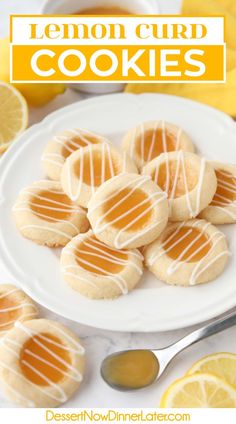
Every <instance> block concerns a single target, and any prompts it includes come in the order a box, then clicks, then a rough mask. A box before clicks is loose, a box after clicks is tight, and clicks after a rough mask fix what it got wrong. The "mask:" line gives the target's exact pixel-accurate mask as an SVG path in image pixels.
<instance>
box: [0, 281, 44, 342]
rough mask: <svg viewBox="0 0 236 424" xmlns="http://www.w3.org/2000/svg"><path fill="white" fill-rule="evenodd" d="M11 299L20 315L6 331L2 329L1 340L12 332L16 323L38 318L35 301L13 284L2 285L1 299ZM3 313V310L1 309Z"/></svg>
mask: <svg viewBox="0 0 236 424" xmlns="http://www.w3.org/2000/svg"><path fill="white" fill-rule="evenodd" d="M4 297H9V298H10V300H12V302H13V303H14V304H15V305H16V306H18V307H19V309H20V314H19V315H18V316H17V319H16V321H14V322H13V323H12V324H10V327H8V326H7V329H6V330H1V327H0V339H1V337H4V335H5V334H6V333H7V332H8V331H10V330H11V329H12V328H13V327H14V324H15V322H24V321H28V320H31V319H35V318H37V317H38V313H39V311H38V308H37V306H36V304H35V303H34V301H33V300H32V299H31V298H30V297H29V296H28V295H27V294H26V293H25V292H24V291H23V290H21V289H20V288H19V287H16V286H14V285H12V284H0V300H1V298H4ZM0 312H1V309H0Z"/></svg>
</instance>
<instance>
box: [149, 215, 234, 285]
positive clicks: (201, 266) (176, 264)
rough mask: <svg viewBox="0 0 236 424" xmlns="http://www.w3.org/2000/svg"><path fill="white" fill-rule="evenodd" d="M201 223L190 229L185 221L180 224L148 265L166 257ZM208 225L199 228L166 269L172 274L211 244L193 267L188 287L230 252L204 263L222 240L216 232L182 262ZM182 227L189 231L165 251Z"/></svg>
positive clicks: (220, 234)
mask: <svg viewBox="0 0 236 424" xmlns="http://www.w3.org/2000/svg"><path fill="white" fill-rule="evenodd" d="M201 222H202V221H199V220H198V221H196V222H195V223H193V224H192V225H191V227H189V225H188V222H187V221H186V222H182V223H181V224H179V225H178V226H177V228H176V230H175V231H174V232H173V233H171V235H170V236H169V237H167V239H166V240H165V241H164V242H163V243H161V245H160V246H159V247H158V249H157V251H156V252H155V253H154V254H153V255H152V256H151V257H150V258H149V259H148V260H147V262H148V265H150V266H153V265H154V264H155V262H156V261H157V260H158V259H159V258H161V257H162V256H165V255H167V254H168V252H169V251H170V250H172V249H173V248H174V247H175V246H177V245H178V244H179V243H181V241H183V240H185V239H186V238H187V237H188V235H189V234H191V232H192V228H198V225H199V223H201ZM210 225H211V223H209V222H206V223H205V224H204V225H203V227H202V228H199V234H197V235H196V237H195V238H194V239H193V240H192V241H191V242H190V243H189V244H188V245H187V246H186V247H185V248H184V249H183V250H182V251H181V253H180V254H179V256H178V257H177V258H176V259H175V260H173V261H172V263H171V264H170V266H169V267H168V269H167V274H168V275H172V274H174V273H175V271H177V270H178V269H179V268H180V267H181V266H184V265H186V264H187V263H189V262H190V261H191V259H192V258H193V257H194V256H195V255H196V254H197V253H199V252H200V251H201V250H202V249H204V248H205V247H206V246H207V245H209V244H211V246H210V249H209V250H208V252H207V253H206V254H205V255H204V256H203V257H202V259H200V260H199V261H198V262H196V264H195V265H194V267H193V270H192V274H191V277H190V281H189V284H190V285H195V284H196V281H197V278H198V277H199V275H200V274H202V273H203V272H204V271H205V270H206V269H208V268H209V267H210V266H211V265H212V264H213V263H215V262H216V261H217V260H218V259H220V258H221V257H222V256H225V255H230V252H229V251H228V250H227V251H223V252H221V253H219V254H218V255H216V257H214V258H213V259H211V260H210V261H209V262H208V263H206V261H207V259H208V258H209V256H210V255H211V254H212V252H213V251H214V249H215V247H216V246H217V244H218V243H219V242H220V241H221V240H222V239H223V238H224V234H222V233H221V232H220V231H217V232H215V233H214V234H213V235H211V236H210V237H207V240H206V241H205V242H204V243H202V245H201V246H200V247H198V248H197V249H195V250H194V252H193V253H192V254H189V256H188V258H187V259H186V260H183V257H184V256H185V255H186V254H187V253H188V251H189V250H190V249H191V247H193V246H194V244H195V243H196V242H197V241H198V240H199V239H200V238H201V236H202V235H204V233H205V232H206V231H207V228H208V227H209V226H210ZM184 226H186V227H188V228H189V231H187V232H186V233H185V234H183V235H182V236H181V237H179V239H178V240H176V241H175V242H174V243H172V244H171V245H170V246H169V247H168V248H167V249H165V246H166V245H167V244H169V243H170V242H171V240H172V239H174V237H175V236H176V235H177V234H178V233H179V231H180V230H181V229H182V228H183V227H184Z"/></svg>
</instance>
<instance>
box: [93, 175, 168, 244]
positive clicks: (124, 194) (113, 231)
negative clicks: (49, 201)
mask: <svg viewBox="0 0 236 424" xmlns="http://www.w3.org/2000/svg"><path fill="white" fill-rule="evenodd" d="M88 218H89V221H90V223H91V226H92V229H93V231H94V234H95V235H96V237H97V238H98V239H99V240H101V241H103V242H104V243H106V244H107V245H109V246H111V247H115V248H116V249H123V248H126V249H132V248H138V247H141V246H144V245H145V244H148V243H150V242H152V241H153V240H155V238H157V237H158V236H159V235H160V234H161V232H162V231H163V230H164V228H165V226H166V224H167V221H168V202H167V199H166V194H165V193H164V192H163V191H162V190H161V189H160V188H159V187H158V186H157V185H156V184H155V183H154V182H153V181H152V180H151V178H150V177H149V176H146V175H144V176H140V175H137V174H122V175H118V176H116V177H114V178H112V179H111V180H109V181H107V182H106V183H104V184H103V185H102V186H101V187H99V189H98V190H97V192H96V193H95V195H94V196H93V197H92V199H91V201H90V202H89V205H88Z"/></svg>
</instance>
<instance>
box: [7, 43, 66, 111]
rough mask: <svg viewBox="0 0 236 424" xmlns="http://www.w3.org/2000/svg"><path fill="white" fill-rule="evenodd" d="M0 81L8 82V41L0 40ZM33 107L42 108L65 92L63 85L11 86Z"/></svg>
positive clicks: (34, 84)
mask: <svg viewBox="0 0 236 424" xmlns="http://www.w3.org/2000/svg"><path fill="white" fill-rule="evenodd" d="M0 81H4V82H10V40H9V38H8V37H6V38H3V39H0ZM13 85H14V86H15V87H16V88H17V89H18V90H19V91H20V92H21V94H22V95H23V96H24V97H25V99H26V100H27V102H28V103H29V104H30V105H31V106H34V107H38V106H43V105H45V104H46V103H48V102H50V101H51V100H53V99H54V97H56V96H57V95H58V94H62V93H64V92H65V90H66V86H65V84H58V83H55V84H39V83H38V84H37V83H33V84H32V83H30V84H26V83H25V84H24V83H21V84H13Z"/></svg>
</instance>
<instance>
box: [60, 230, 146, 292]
mask: <svg viewBox="0 0 236 424" xmlns="http://www.w3.org/2000/svg"><path fill="white" fill-rule="evenodd" d="M142 261H143V256H142V255H141V253H140V252H139V251H138V250H136V249H135V250H118V249H114V248H111V247H108V246H107V245H105V244H104V243H102V242H101V241H99V240H98V239H97V238H96V237H95V235H94V234H93V232H92V231H89V232H88V233H86V234H81V235H79V236H77V237H75V238H73V239H72V240H71V242H70V243H68V244H67V246H66V247H64V249H63V250H62V254H61V270H62V274H63V277H64V280H65V281H66V282H67V283H68V284H69V285H70V286H71V287H72V288H73V289H74V290H77V291H78V292H79V293H81V294H82V295H84V296H87V297H89V298H92V299H114V298H116V297H118V296H120V295H122V294H123V295H125V294H127V293H129V292H130V291H131V290H132V289H133V288H134V287H135V286H136V285H137V283H138V282H139V280H140V278H141V276H142V273H143V263H142Z"/></svg>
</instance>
